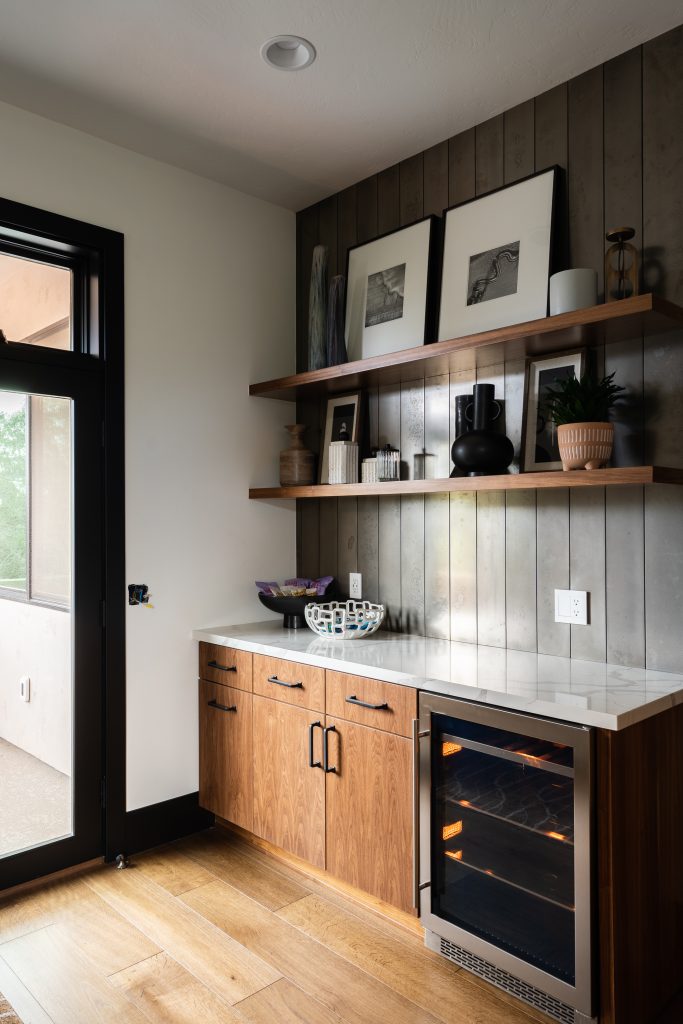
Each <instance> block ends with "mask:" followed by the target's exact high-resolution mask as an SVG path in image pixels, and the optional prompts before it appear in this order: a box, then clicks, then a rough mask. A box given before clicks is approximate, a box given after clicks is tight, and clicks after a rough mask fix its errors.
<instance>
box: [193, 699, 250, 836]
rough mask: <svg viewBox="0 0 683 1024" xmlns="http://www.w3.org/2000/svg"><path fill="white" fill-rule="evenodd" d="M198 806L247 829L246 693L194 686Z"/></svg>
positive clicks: (247, 702) (248, 749) (247, 735)
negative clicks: (196, 717)
mask: <svg viewBox="0 0 683 1024" xmlns="http://www.w3.org/2000/svg"><path fill="white" fill-rule="evenodd" d="M199 803H200V805H201V806H202V807H206V809H207V810H209V811H213V813H214V814H217V815H218V816H219V817H220V818H225V820H226V821H232V822H234V823H235V824H236V825H241V827H242V828H246V829H249V830H250V831H251V829H252V827H253V759H252V695H251V694H250V693H245V692H244V690H237V689H234V688H233V687H230V686H220V685H219V684H218V683H210V682H207V681H206V680H204V679H202V680H200V682H199Z"/></svg>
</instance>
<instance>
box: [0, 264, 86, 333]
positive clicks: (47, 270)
mask: <svg viewBox="0 0 683 1024" xmlns="http://www.w3.org/2000/svg"><path fill="white" fill-rule="evenodd" d="M71 307H72V272H71V271H70V270H69V269H68V268H67V267H58V266H54V265H53V264H50V263H39V262H38V261H37V260H28V259H23V258H22V257H21V256H10V255H9V254H7V253H0V330H2V331H3V333H4V335H5V337H6V339H7V340H8V341H20V342H22V343H23V344H24V345H40V346H41V347H43V348H59V349H65V350H67V351H68V350H70V349H71V348H72V347H73V345H72V330H71V320H72V312H71Z"/></svg>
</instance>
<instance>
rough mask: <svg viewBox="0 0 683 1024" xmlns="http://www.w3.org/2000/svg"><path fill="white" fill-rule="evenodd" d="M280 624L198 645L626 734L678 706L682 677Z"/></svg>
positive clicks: (218, 630) (220, 630)
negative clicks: (338, 636) (327, 634)
mask: <svg viewBox="0 0 683 1024" xmlns="http://www.w3.org/2000/svg"><path fill="white" fill-rule="evenodd" d="M281 622H282V620H281V619H271V620H269V621H267V622H253V623H247V624H244V625H236V626H214V627H209V628H205V629H195V630H193V632H192V636H193V638H194V639H195V640H204V641H206V642H208V643H213V644H222V645H223V646H226V647H235V648H237V649H238V650H243V651H252V652H253V653H254V654H267V655H271V656H273V657H277V658H284V659H286V660H288V661H298V662H301V663H302V664H305V665H316V666H319V667H321V668H327V669H335V670H337V671H340V672H349V673H351V674H352V675H361V676H371V677H373V678H375V679H382V680H384V681H385V682H388V683H398V684H399V685H402V686H414V687H416V688H417V689H419V690H427V691H429V692H430V693H438V694H442V695H444V696H452V697H463V698H465V699H466V700H474V701H479V702H480V703H482V704H491V705H495V706H497V707H501V708H510V709H513V710H515V711H525V712H528V713H529V714H536V715H543V716H545V717H548V718H555V719H558V720H561V721H565V722H572V723H574V724H577V725H589V726H590V725H592V726H598V727H600V728H602V729H624V728H625V727H626V726H629V725H633V724H634V723H636V722H640V721H642V720H643V719H645V718H650V717H651V716H652V715H656V714H659V713H660V712H662V711H666V710H667V709H668V708H672V707H674V706H675V705H676V704H681V703H683V674H680V675H679V674H678V673H676V674H674V673H670V672H653V671H650V670H649V669H642V668H625V667H623V666H621V665H608V664H605V663H603V662H600V663H598V662H592V661H576V660H573V659H571V658H557V657H553V656H551V655H544V654H529V653H526V652H524V651H513V650H508V649H505V648H498V647H482V646H477V645H475V644H464V643H451V642H450V641H448V640H434V639H431V638H429V637H421V636H409V635H407V634H403V633H384V632H378V633H375V634H374V635H373V636H370V637H365V638H363V639H362V640H323V639H320V638H319V637H316V636H315V635H314V634H313V633H312V632H311V631H310V630H309V629H296V630H294V629H283V628H282V625H281Z"/></svg>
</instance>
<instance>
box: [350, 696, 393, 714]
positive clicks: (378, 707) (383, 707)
mask: <svg viewBox="0 0 683 1024" xmlns="http://www.w3.org/2000/svg"><path fill="white" fill-rule="evenodd" d="M346 703H347V704H357V705H358V707H359V708H370V710H371V711H389V705H388V704H369V703H368V702H367V701H366V700H358V697H356V695H355V694H354V695H353V696H351V697H347V698H346Z"/></svg>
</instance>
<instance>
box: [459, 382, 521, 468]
mask: <svg viewBox="0 0 683 1024" xmlns="http://www.w3.org/2000/svg"><path fill="white" fill-rule="evenodd" d="M494 395H495V387H494V385H493V384H475V386H474V401H473V414H472V430H470V431H468V432H467V433H464V434H461V436H460V437H456V439H455V441H454V442H453V447H452V449H451V457H452V459H453V462H454V463H455V465H456V466H457V468H458V469H459V470H461V472H463V473H465V474H466V475H467V476H493V475H495V474H496V473H504V472H505V471H506V469H507V468H508V466H509V465H510V463H511V462H512V459H513V457H514V454H515V450H514V447H513V444H512V441H511V440H510V438H509V437H506V436H505V434H500V433H498V432H497V431H496V430H494V429H493V424H494V423H495V421H496V420H497V419H498V417H499V416H500V412H501V407H500V404H499V403H498V402H496V400H495V398H494Z"/></svg>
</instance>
